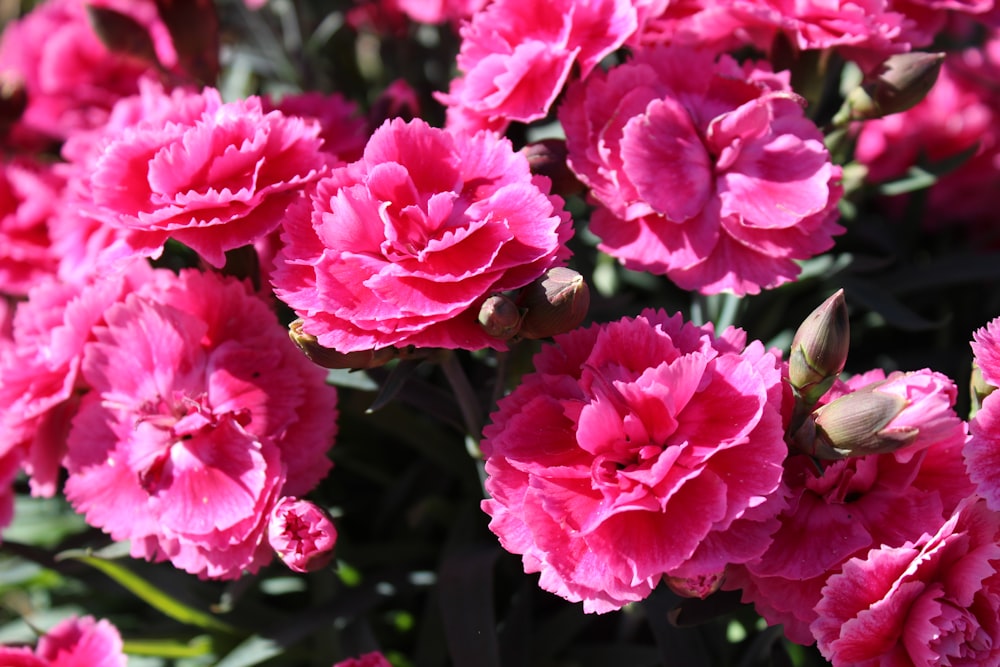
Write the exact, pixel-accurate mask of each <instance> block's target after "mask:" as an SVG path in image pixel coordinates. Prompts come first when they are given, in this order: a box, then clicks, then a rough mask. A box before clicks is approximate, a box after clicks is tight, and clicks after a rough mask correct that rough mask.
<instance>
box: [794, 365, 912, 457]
mask: <svg viewBox="0 0 1000 667" xmlns="http://www.w3.org/2000/svg"><path fill="white" fill-rule="evenodd" d="M885 382H886V381H885V380H883V381H881V382H874V383H872V384H870V385H867V386H865V387H863V388H861V389H859V390H858V391H855V392H853V393H850V394H845V395H844V396H841V397H840V398H838V399H836V400H834V401H832V402H830V403H827V404H826V405H824V406H822V407H820V408H818V409H817V410H816V411H814V412H813V413H812V415H810V416H809V417H808V418H807V419H806V421H805V422H804V423H803V424H802V426H801V427H800V428H799V429H798V430H797V431H796V432H795V434H794V436H793V441H794V442H795V444H796V445H797V446H798V447H799V448H800V449H802V450H803V451H805V452H807V453H809V454H811V455H813V456H816V457H818V458H821V459H841V458H845V457H848V456H866V455H868V454H885V453H888V452H894V451H896V450H897V449H900V448H902V447H904V446H906V445H908V444H910V443H911V442H913V441H914V440H916V438H917V436H918V435H919V434H920V431H919V429H917V428H915V427H913V426H901V427H894V426H893V425H892V421H893V420H894V419H895V418H896V417H898V416H899V415H900V414H901V413H902V412H903V410H904V409H905V408H906V407H907V406H908V405H909V403H908V402H907V400H906V399H905V398H903V397H902V396H899V395H896V394H890V393H886V392H880V391H877V389H878V388H879V387H880V386H882V385H883V384H885Z"/></svg>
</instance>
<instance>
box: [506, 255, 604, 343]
mask: <svg viewBox="0 0 1000 667" xmlns="http://www.w3.org/2000/svg"><path fill="white" fill-rule="evenodd" d="M518 305H519V306H520V307H521V310H523V311H524V319H523V320H522V321H521V336H522V337H524V338H549V337H550V336H555V335H557V334H561V333H565V332H567V331H570V330H571V329H575V328H576V327H578V326H580V323H581V322H583V318H585V317H586V316H587V310H588V309H589V308H590V288H588V287H587V283H586V282H585V281H584V280H583V276H581V275H580V274H579V273H577V272H576V271H574V270H573V269H567V268H563V267H556V268H554V269H549V270H548V271H547V272H546V273H545V275H544V276H542V277H541V278H539V279H538V280H536V281H535V282H533V283H531V284H530V285H528V286H527V287H525V288H524V289H523V290H522V291H521V296H520V297H519V298H518Z"/></svg>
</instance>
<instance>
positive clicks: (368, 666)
mask: <svg viewBox="0 0 1000 667" xmlns="http://www.w3.org/2000/svg"><path fill="white" fill-rule="evenodd" d="M333 667H392V663H390V662H389V661H388V660H386V657H385V656H384V655H382V654H381V653H379V652H378V651H372V652H371V653H365V654H364V655H361V656H358V657H357V658H348V659H347V660H341V661H340V662H338V663H337V664H335V665H334V666H333Z"/></svg>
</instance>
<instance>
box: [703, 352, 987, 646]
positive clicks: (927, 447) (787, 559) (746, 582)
mask: <svg viewBox="0 0 1000 667" xmlns="http://www.w3.org/2000/svg"><path fill="white" fill-rule="evenodd" d="M890 378H891V379H892V380H894V381H893V382H891V383H889V384H888V385H883V386H887V387H888V390H889V391H891V392H893V393H896V394H897V395H901V396H905V397H908V400H909V401H910V402H909V403H908V405H907V408H905V409H904V412H903V413H902V414H901V415H900V418H899V422H898V424H897V426H898V427H899V429H901V430H908V429H909V428H910V427H915V428H917V429H919V434H918V435H917V436H916V438H915V439H914V440H913V441H912V442H911V443H910V445H909V446H908V447H905V448H903V449H900V450H898V451H896V452H894V453H891V454H877V455H876V454H873V455H869V456H860V457H850V458H846V459H842V460H839V461H832V462H827V463H825V464H824V466H823V468H822V470H817V464H816V462H815V460H813V459H812V458H811V457H807V456H801V455H800V456H792V457H790V458H789V459H788V460H787V461H786V462H785V474H784V479H783V484H784V486H785V487H786V488H787V490H788V493H789V501H788V508H787V509H786V510H784V511H783V512H782V513H781V515H780V517H779V518H780V521H781V528H780V529H779V530H778V531H777V532H776V533H775V534H774V541H773V543H772V544H771V546H770V548H769V549H768V550H767V551H766V552H765V553H764V554H763V555H761V556H760V557H759V558H757V559H755V560H753V561H750V562H748V563H746V564H745V565H742V566H737V567H733V568H730V571H729V576H728V578H727V579H726V582H725V583H724V584H723V587H724V588H727V589H731V590H732V589H742V591H743V601H744V602H752V603H753V604H754V606H755V608H756V609H757V612H758V613H759V614H761V615H762V616H763V617H764V618H765V619H767V621H768V623H770V624H772V625H776V624H779V623H780V624H782V625H783V626H784V632H785V636H787V637H788V638H789V639H791V640H792V641H794V642H796V643H799V644H810V643H812V642H813V637H812V634H811V632H810V630H809V625H810V623H812V622H813V621H814V620H815V619H816V611H815V606H816V603H817V601H818V600H819V598H820V590H821V589H822V587H823V585H824V584H825V583H826V580H827V579H828V578H829V576H830V575H831V574H834V573H837V572H839V571H840V568H841V567H842V565H843V563H844V562H845V561H847V560H848V559H850V558H853V557H858V556H862V555H864V554H865V553H866V552H867V551H868V550H869V549H872V548H875V547H878V546H879V545H882V544H887V545H891V546H899V545H901V544H903V543H904V542H906V541H908V540H910V541H912V540H916V539H917V538H919V537H920V535H921V534H922V533H925V532H929V533H933V532H935V531H936V530H937V529H938V528H939V527H940V526H941V524H942V523H944V521H945V520H946V519H947V518H948V517H949V516H950V514H951V512H952V511H953V510H954V508H955V507H956V506H957V504H958V503H959V502H960V501H961V500H962V499H963V498H965V497H966V496H968V495H969V494H970V493H971V492H972V485H971V483H970V482H969V479H968V477H967V475H966V474H965V469H964V467H963V466H962V462H961V457H960V452H961V449H962V446H963V444H964V442H965V432H966V431H965V423H964V422H963V421H962V420H961V419H959V418H958V415H956V414H955V412H954V410H953V405H954V401H955V395H956V390H955V386H954V383H952V382H951V381H950V380H948V379H947V378H946V377H944V376H943V375H940V374H939V373H932V372H930V371H921V372H917V373H912V374H893V375H891V376H890ZM884 379H885V374H884V373H883V372H882V371H872V372H870V373H866V374H864V375H858V376H854V377H852V378H851V379H850V380H849V381H848V382H847V383H841V382H838V384H837V385H835V386H834V388H833V389H832V390H831V391H830V393H829V394H828V395H827V396H824V398H823V400H822V403H826V402H828V401H831V400H833V399H835V398H837V397H839V396H842V395H845V394H847V393H849V392H851V391H856V390H858V389H860V388H862V387H865V386H868V385H870V384H872V383H875V382H879V381H883V380H884Z"/></svg>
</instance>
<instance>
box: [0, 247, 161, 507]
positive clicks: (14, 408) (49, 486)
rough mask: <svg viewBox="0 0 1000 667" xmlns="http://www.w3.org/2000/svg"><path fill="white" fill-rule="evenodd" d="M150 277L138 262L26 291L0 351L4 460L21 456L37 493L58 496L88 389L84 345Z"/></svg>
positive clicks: (0, 435)
mask: <svg viewBox="0 0 1000 667" xmlns="http://www.w3.org/2000/svg"><path fill="white" fill-rule="evenodd" d="M147 278H148V267H146V266H144V265H136V266H134V267H133V269H132V270H131V271H130V273H129V274H127V275H121V276H116V277H112V278H107V279H105V280H101V281H96V282H95V281H90V282H88V283H83V284H65V283H58V282H55V281H51V280H50V281H47V282H45V283H42V284H40V285H38V286H37V287H35V288H34V289H32V290H31V291H30V292H29V293H28V300H27V301H25V302H23V303H21V304H20V305H19V306H18V308H17V310H16V312H15V315H14V319H13V332H12V334H13V336H12V339H11V341H10V343H9V344H8V345H6V346H4V347H3V348H0V457H3V456H6V455H7V454H8V453H10V452H17V456H18V457H19V459H20V460H21V464H22V466H23V468H24V470H25V472H27V473H28V477H29V481H30V484H31V491H32V493H33V494H34V495H39V496H46V497H51V496H53V495H54V494H55V492H56V487H57V483H58V480H59V470H60V462H61V460H62V458H63V455H64V453H65V449H66V437H67V433H68V430H69V424H70V421H71V419H72V418H73V415H74V414H76V408H77V405H78V403H79V392H80V391H82V390H83V389H84V387H85V382H84V381H83V379H82V378H81V377H80V363H81V360H82V359H83V351H84V346H85V344H86V343H87V342H88V341H90V340H93V328H94V327H95V326H96V325H97V324H99V323H101V322H102V321H103V318H104V313H105V311H106V310H107V309H108V308H109V307H110V306H111V305H112V304H113V303H115V302H116V301H119V300H120V299H122V298H124V295H125V294H126V293H128V292H130V291H132V290H133V289H135V288H136V287H137V286H138V285H139V284H141V283H142V282H144V281H145V280H146V279H147Z"/></svg>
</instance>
